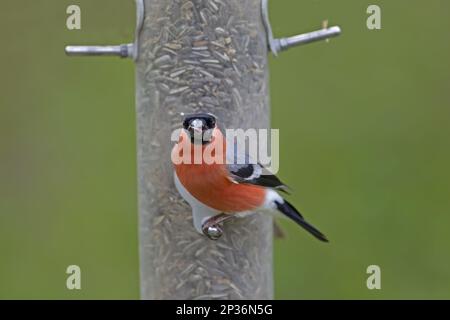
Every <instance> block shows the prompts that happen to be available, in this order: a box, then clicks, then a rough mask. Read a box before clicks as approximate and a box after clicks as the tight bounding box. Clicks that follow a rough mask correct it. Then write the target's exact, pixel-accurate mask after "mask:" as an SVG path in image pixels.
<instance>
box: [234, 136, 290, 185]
mask: <svg viewBox="0 0 450 320" xmlns="http://www.w3.org/2000/svg"><path fill="white" fill-rule="evenodd" d="M238 151H239V150H238V148H237V145H236V144H235V145H234V152H233V153H230V152H229V149H228V150H227V169H228V172H229V175H230V178H231V179H232V180H233V181H234V182H236V183H248V184H254V185H258V186H262V187H267V188H272V189H277V190H280V191H284V192H286V193H288V191H289V188H288V187H287V186H286V185H285V184H284V183H283V182H281V180H280V179H279V178H278V177H277V176H276V175H274V174H273V173H271V172H270V171H269V170H268V169H266V168H265V167H264V166H262V165H261V164H259V163H256V162H255V161H252V159H251V158H250V156H249V155H248V154H247V153H241V152H238Z"/></svg>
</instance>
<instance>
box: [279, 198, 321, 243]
mask: <svg viewBox="0 0 450 320" xmlns="http://www.w3.org/2000/svg"><path fill="white" fill-rule="evenodd" d="M275 204H276V205H277V208H278V210H279V211H280V212H281V213H283V214H284V215H285V216H287V217H288V218H290V219H292V220H294V221H295V222H296V223H297V224H298V225H300V226H302V227H303V228H304V229H305V230H306V231H308V232H309V233H311V234H312V235H313V236H314V237H316V238H317V239H319V240H320V241H324V242H328V239H327V238H326V237H325V236H324V235H323V233H322V232H320V231H319V230H317V229H316V228H314V227H313V226H312V225H310V224H309V223H308V222H306V220H305V219H304V218H303V216H302V215H301V214H300V212H298V211H297V209H295V208H294V206H293V205H291V204H290V203H289V202H287V201H286V200H284V203H279V202H278V201H275Z"/></svg>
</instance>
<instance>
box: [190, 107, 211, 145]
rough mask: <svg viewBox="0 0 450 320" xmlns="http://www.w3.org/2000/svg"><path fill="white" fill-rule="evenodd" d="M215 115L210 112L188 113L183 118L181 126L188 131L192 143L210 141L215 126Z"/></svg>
mask: <svg viewBox="0 0 450 320" xmlns="http://www.w3.org/2000/svg"><path fill="white" fill-rule="evenodd" d="M216 120H217V118H216V116H214V115H213V114H211V113H195V114H189V115H187V116H186V117H185V118H184V121H183V128H184V129H185V130H186V131H187V132H188V133H189V136H190V138H191V142H192V143H196V142H197V141H198V143H200V142H201V143H202V144H207V143H208V142H210V141H211V138H212V131H213V129H214V128H215V127H216Z"/></svg>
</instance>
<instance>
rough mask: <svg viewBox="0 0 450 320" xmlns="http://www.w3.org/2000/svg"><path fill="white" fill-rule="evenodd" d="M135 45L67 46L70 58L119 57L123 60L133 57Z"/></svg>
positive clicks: (66, 49)
mask: <svg viewBox="0 0 450 320" xmlns="http://www.w3.org/2000/svg"><path fill="white" fill-rule="evenodd" d="M133 47H134V46H133V44H131V43H129V44H122V45H118V46H67V47H66V48H65V51H66V54H67V55H68V56H119V57H122V58H126V57H131V56H133V51H134V48H133Z"/></svg>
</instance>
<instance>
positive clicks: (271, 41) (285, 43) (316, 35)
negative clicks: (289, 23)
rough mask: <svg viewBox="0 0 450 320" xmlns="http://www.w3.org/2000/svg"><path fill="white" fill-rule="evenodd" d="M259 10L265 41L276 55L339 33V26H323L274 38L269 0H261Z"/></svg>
mask: <svg viewBox="0 0 450 320" xmlns="http://www.w3.org/2000/svg"><path fill="white" fill-rule="evenodd" d="M261 12H262V19H263V24H264V27H265V29H266V33H267V43H268V45H269V49H270V51H271V52H272V53H273V55H275V56H277V55H278V53H279V52H281V51H283V50H287V49H289V48H291V47H294V46H299V45H303V44H307V43H311V42H316V41H321V40H326V39H329V38H332V37H336V36H338V35H340V34H341V28H340V27H338V26H334V27H331V28H323V29H321V30H317V31H313V32H308V33H304V34H299V35H296V36H292V37H287V38H279V39H276V38H274V36H273V32H272V26H271V25H270V19H269V0H261Z"/></svg>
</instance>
